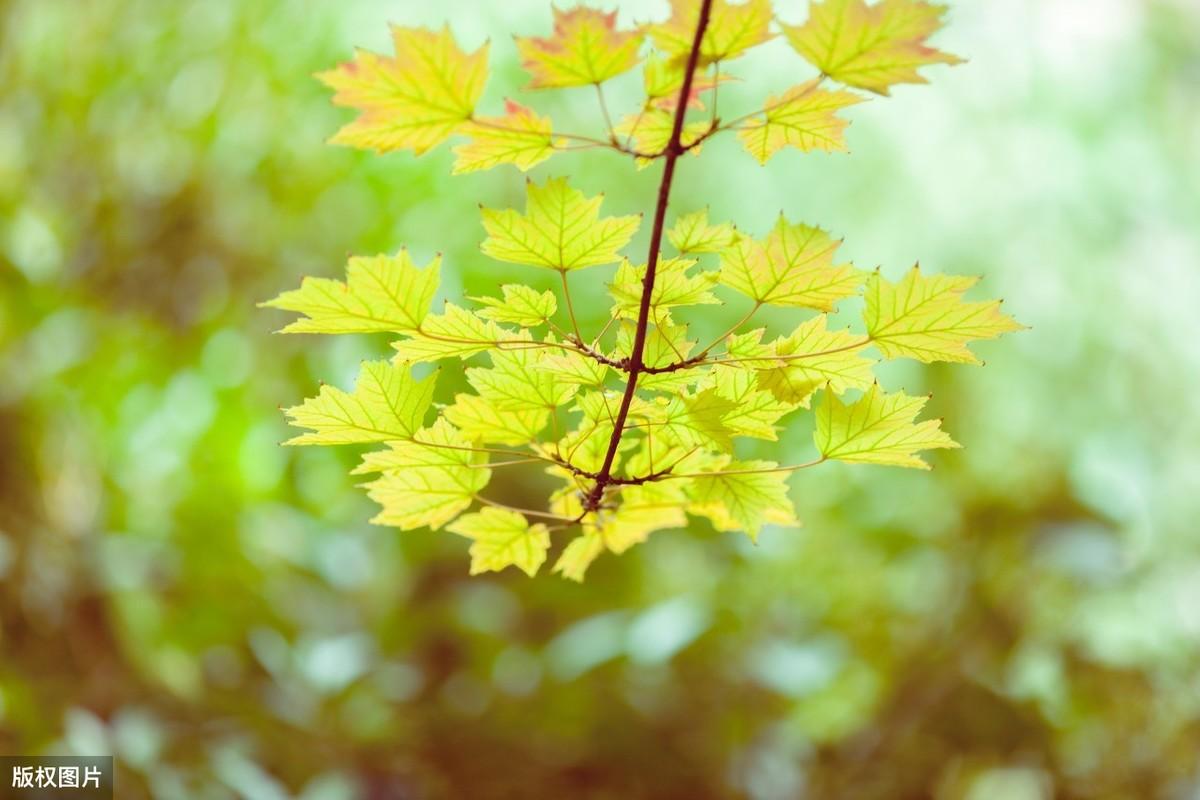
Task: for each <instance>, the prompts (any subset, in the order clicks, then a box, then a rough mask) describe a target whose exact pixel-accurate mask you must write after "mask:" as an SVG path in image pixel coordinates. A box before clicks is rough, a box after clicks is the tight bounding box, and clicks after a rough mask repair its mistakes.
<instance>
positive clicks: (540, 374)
mask: <svg viewBox="0 0 1200 800" xmlns="http://www.w3.org/2000/svg"><path fill="white" fill-rule="evenodd" d="M523 338H525V339H526V340H528V334H523ZM542 355H543V353H542V350H541V348H534V347H524V348H518V349H512V348H510V349H505V350H493V351H492V353H491V359H492V366H491V367H490V368H488V367H472V368H471V369H468V370H467V381H469V382H470V384H471V385H472V386H473V387H475V391H477V392H479V394H480V396H481V397H483V398H485V399H487V400H488V401H489V402H491V403H493V404H494V405H495V406H496V408H499V409H502V410H505V411H522V410H525V409H529V408H545V409H554V408H558V407H559V406H561V405H562V404H564V403H566V402H567V401H568V400H570V399H571V397H572V396H574V394H575V392H577V391H578V389H579V387H578V386H577V385H575V384H572V383H568V382H566V381H563V380H560V379H559V378H558V376H557V375H555V374H554V372H552V371H550V370H547V369H546V368H545V365H544V364H543V363H542V361H541V359H542Z"/></svg>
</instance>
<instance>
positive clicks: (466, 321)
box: [392, 303, 513, 364]
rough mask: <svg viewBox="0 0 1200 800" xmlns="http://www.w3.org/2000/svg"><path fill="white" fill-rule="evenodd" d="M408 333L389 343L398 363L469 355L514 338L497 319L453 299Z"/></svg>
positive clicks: (415, 362) (414, 362) (413, 362)
mask: <svg viewBox="0 0 1200 800" xmlns="http://www.w3.org/2000/svg"><path fill="white" fill-rule="evenodd" d="M409 335H410V337H411V338H407V339H401V340H400V341H398V342H393V343H392V347H393V348H394V349H395V350H396V355H395V359H396V362H397V363H399V364H405V363H407V364H419V363H421V362H423V361H438V360H440V359H443V358H469V357H470V356H473V355H475V354H477V353H483V352H486V351H488V350H491V349H492V348H495V347H498V346H499V344H500V342H502V341H508V340H513V337H512V336H509V335H508V334H506V333H505V332H504V329H503V328H501V327H500V326H498V325H496V323H494V322H492V321H490V320H485V319H481V318H480V317H479V316H477V315H475V314H472V313H471V312H470V311H468V310H467V309H465V308H461V307H460V306H456V305H454V304H453V303H446V306H445V309H444V310H443V311H442V313H441V314H432V315H430V316H427V317H425V319H423V320H422V321H421V325H420V327H419V328H418V329H417V330H415V331H411V332H410V333H409Z"/></svg>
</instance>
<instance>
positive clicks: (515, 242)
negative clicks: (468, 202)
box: [482, 178, 642, 272]
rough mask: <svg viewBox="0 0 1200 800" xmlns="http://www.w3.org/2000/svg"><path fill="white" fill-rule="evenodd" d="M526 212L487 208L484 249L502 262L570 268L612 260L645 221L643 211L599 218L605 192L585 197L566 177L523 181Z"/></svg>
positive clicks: (561, 268) (563, 270)
mask: <svg viewBox="0 0 1200 800" xmlns="http://www.w3.org/2000/svg"><path fill="white" fill-rule="evenodd" d="M525 191H526V204H525V213H524V214H518V213H517V212H516V211H515V210H513V209H504V210H502V211H501V210H494V209H489V208H485V209H483V211H482V213H483V227H484V228H485V229H486V230H487V232H488V238H487V240H486V241H485V242H484V243H483V252H484V253H486V254H487V255H489V256H491V257H492V258H494V259H497V260H498V261H506V262H508V263H510V264H527V265H529V266H534V267H547V268H549V269H554V270H559V271H562V272H566V271H569V270H574V269H583V268H584V267H595V266H601V265H604V264H612V263H615V262H616V261H618V260H620V258H621V256H620V255H619V252H620V250H621V248H622V247H624V246H625V245H627V244H629V240H630V239H632V238H633V234H634V233H636V232H637V229H638V226H639V225H640V224H641V219H642V218H641V215H634V216H627V217H604V218H603V219H602V218H601V217H600V206H601V205H602V204H603V203H604V195H598V196H596V197H585V196H584V194H583V192H580V191H578V190H577V189H572V188H571V187H570V186H569V185H568V184H567V181H566V180H565V179H563V178H551V179H549V180H548V181H546V183H545V184H543V185H541V186H539V185H537V184H535V183H533V182H529V183H527V184H526V186H525Z"/></svg>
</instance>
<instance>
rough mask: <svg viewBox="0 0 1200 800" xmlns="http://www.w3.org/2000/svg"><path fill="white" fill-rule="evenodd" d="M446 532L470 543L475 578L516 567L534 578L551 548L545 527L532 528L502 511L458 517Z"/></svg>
mask: <svg viewBox="0 0 1200 800" xmlns="http://www.w3.org/2000/svg"><path fill="white" fill-rule="evenodd" d="M446 530H448V531H450V532H451V533H457V534H458V535H459V536H465V537H466V538H468V539H470V540H471V574H472V575H478V574H480V573H482V572H499V571H501V570H503V569H504V568H506V567H510V566H515V567H517V568H518V569H520V570H521V571H522V572H524V573H525V574H526V575H528V576H529V577H531V578H532V577H533V576H534V575H536V574H537V571H538V569H539V568H540V567H541V566H542V564H543V563H545V561H546V551H547V550H549V549H550V531H549V530H548V529H547V528H546V526H545V525H530V524H529V521H528V520H526V519H525V517H523V516H521V515H520V514H518V513H516V512H513V511H507V510H505V509H501V508H484V509H483V510H481V511H479V512H478V513H475V514H467V515H465V516H462V517H459V518H458V519H456V520H455V521H454V522H452V523H451V524H450V525H449V526H448V527H447V528H446Z"/></svg>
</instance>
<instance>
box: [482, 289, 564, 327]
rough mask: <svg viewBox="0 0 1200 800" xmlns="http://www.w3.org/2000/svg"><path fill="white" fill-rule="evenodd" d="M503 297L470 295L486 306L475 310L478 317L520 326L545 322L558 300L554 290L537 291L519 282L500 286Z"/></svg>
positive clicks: (554, 311) (556, 307)
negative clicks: (477, 310)
mask: <svg viewBox="0 0 1200 800" xmlns="http://www.w3.org/2000/svg"><path fill="white" fill-rule="evenodd" d="M500 291H501V292H503V294H504V298H503V299H501V298H499V297H472V298H471V299H472V300H474V301H475V302H477V303H480V304H482V305H484V306H486V308H484V309H483V310H481V311H479V312H477V313H478V315H479V316H480V317H483V318H484V319H490V320H492V321H493V322H503V323H509V324H512V325H520V326H521V327H522V328H536V327H537V326H539V325H544V324H546V321H547V320H548V319H550V318H551V317H553V316H554V315H555V313H556V312H557V311H558V301H557V300H556V299H555V297H554V292H538V291H536V290H534V289H530V288H529V287H528V286H522V285H520V284H513V283H509V284H505V285H504V286H501V287H500Z"/></svg>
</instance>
